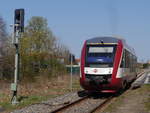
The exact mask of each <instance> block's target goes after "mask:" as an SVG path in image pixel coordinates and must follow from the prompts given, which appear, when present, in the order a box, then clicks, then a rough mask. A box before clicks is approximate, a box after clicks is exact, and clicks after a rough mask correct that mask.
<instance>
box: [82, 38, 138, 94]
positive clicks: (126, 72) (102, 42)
mask: <svg viewBox="0 0 150 113" xmlns="http://www.w3.org/2000/svg"><path fill="white" fill-rule="evenodd" d="M136 63H137V57H136V55H135V52H134V49H132V48H130V47H129V46H128V45H127V44H126V41H125V40H124V39H119V38H116V37H96V38H92V39H89V40H86V41H85V43H84V45H83V48H82V52H81V67H80V68H81V74H80V84H81V86H82V87H83V88H84V89H85V90H88V91H89V92H90V91H91V92H95V91H96V92H102V93H115V92H117V91H119V90H120V89H124V88H125V87H126V86H127V85H128V84H129V83H130V82H132V81H133V80H134V79H135V78H136V75H137V73H136Z"/></svg>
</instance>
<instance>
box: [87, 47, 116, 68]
mask: <svg viewBox="0 0 150 113" xmlns="http://www.w3.org/2000/svg"><path fill="white" fill-rule="evenodd" d="M115 52H116V45H87V50H86V59H85V60H86V64H85V65H86V67H95V68H107V67H113V62H114V57H115Z"/></svg>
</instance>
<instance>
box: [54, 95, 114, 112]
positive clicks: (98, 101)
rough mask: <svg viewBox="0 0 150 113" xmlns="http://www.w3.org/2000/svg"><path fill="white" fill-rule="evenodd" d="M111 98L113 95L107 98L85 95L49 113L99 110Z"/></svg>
mask: <svg viewBox="0 0 150 113" xmlns="http://www.w3.org/2000/svg"><path fill="white" fill-rule="evenodd" d="M112 99H113V96H110V97H108V98H94V97H91V96H87V97H83V98H82V99H79V100H77V101H75V102H73V103H70V104H68V105H66V106H63V107H61V108H59V109H56V110H55V111H52V112H51V113H83V112H84V113H85V112H86V113H94V112H96V111H97V110H98V111H99V110H101V108H103V107H104V106H105V105H106V104H108V103H109V102H110V101H111V100H112Z"/></svg>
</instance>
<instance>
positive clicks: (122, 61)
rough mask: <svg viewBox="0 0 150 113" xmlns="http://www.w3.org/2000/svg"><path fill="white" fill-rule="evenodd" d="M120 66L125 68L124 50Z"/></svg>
mask: <svg viewBox="0 0 150 113" xmlns="http://www.w3.org/2000/svg"><path fill="white" fill-rule="evenodd" d="M120 67H121V68H125V51H123V55H122V59H121V65H120Z"/></svg>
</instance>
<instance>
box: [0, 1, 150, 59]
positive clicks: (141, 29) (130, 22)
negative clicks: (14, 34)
mask: <svg viewBox="0 0 150 113" xmlns="http://www.w3.org/2000/svg"><path fill="white" fill-rule="evenodd" d="M17 8H24V9H25V20H26V23H27V21H28V20H29V19H30V18H31V17H32V16H43V17H45V18H46V19H47V20H48V24H49V27H50V29H51V30H52V31H53V33H54V35H55V36H56V37H58V38H59V40H60V41H61V43H63V44H65V45H66V46H67V47H68V48H69V49H70V50H71V52H72V53H74V54H75V55H76V57H80V51H81V48H82V44H83V42H84V40H86V39H89V38H92V37H96V36H111V35H117V36H121V37H123V38H125V39H126V41H127V43H128V44H129V45H130V46H132V47H134V49H135V51H136V54H137V56H138V59H139V61H142V60H144V61H147V60H149V59H150V52H149V43H150V0H1V4H0V15H1V16H2V17H3V18H4V20H5V21H6V23H7V27H8V30H9V31H10V28H9V24H12V23H13V13H14V10H15V9H17Z"/></svg>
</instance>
